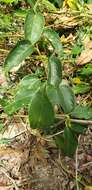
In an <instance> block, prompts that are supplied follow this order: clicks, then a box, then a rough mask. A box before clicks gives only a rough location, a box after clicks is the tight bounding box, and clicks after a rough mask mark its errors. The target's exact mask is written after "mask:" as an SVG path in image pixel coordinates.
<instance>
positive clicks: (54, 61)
mask: <svg viewBox="0 0 92 190" xmlns="http://www.w3.org/2000/svg"><path fill="white" fill-rule="evenodd" d="M61 79H62V68H61V62H60V60H59V59H58V58H57V57H55V56H51V57H50V58H49V64H48V83H49V84H51V85H53V86H59V84H60V82H61Z"/></svg>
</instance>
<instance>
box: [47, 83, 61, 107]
mask: <svg viewBox="0 0 92 190" xmlns="http://www.w3.org/2000/svg"><path fill="white" fill-rule="evenodd" d="M46 92H47V96H48V98H49V100H50V102H51V103H52V105H53V106H54V105H59V103H60V101H59V96H58V91H57V88H56V87H55V86H53V85H51V84H47V86H46Z"/></svg>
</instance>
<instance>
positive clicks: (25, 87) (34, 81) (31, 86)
mask: <svg viewBox="0 0 92 190" xmlns="http://www.w3.org/2000/svg"><path fill="white" fill-rule="evenodd" d="M40 85H41V81H40V80H39V79H38V78H36V77H33V76H31V75H27V76H26V77H24V78H23V79H22V80H21V82H20V83H19V85H18V87H17V91H16V94H15V98H14V101H13V102H7V105H6V106H5V107H4V111H5V112H6V113H7V114H8V115H12V114H13V113H14V112H16V111H18V110H19V109H20V108H22V107H26V106H28V105H29V104H30V101H31V100H32V98H33V97H34V95H35V94H36V92H37V91H38V90H39V88H40Z"/></svg>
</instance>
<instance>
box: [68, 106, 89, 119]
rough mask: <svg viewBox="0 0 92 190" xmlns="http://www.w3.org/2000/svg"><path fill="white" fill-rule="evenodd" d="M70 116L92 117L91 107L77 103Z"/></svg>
mask: <svg viewBox="0 0 92 190" xmlns="http://www.w3.org/2000/svg"><path fill="white" fill-rule="evenodd" d="M71 116H72V117H75V118H79V119H92V107H88V106H82V105H77V106H76V107H75V109H74V110H73V112H72V113H71Z"/></svg>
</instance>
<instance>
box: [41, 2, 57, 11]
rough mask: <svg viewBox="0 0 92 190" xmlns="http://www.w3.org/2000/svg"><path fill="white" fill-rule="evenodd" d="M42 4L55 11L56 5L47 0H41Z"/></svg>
mask: <svg viewBox="0 0 92 190" xmlns="http://www.w3.org/2000/svg"><path fill="white" fill-rule="evenodd" d="M42 4H43V5H45V6H46V8H47V9H48V10H50V11H56V10H57V9H56V7H55V6H54V5H53V4H52V3H51V2H49V1H48V0H42Z"/></svg>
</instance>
